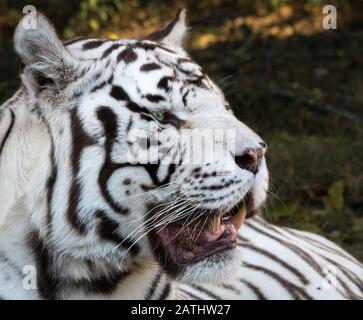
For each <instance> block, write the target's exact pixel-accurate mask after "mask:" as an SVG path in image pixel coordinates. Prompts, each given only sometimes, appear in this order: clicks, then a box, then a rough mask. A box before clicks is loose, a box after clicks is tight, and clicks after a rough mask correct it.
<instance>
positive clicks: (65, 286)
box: [29, 231, 129, 299]
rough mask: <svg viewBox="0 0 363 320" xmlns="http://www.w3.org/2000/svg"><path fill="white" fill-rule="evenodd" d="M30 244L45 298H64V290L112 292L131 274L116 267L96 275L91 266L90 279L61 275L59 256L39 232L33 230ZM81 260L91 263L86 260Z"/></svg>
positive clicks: (38, 282)
mask: <svg viewBox="0 0 363 320" xmlns="http://www.w3.org/2000/svg"><path fill="white" fill-rule="evenodd" d="M29 245H30V248H31V250H32V253H33V254H34V257H35V261H36V267H37V287H38V290H39V294H40V295H41V297H43V298H44V299H62V298H64V296H63V294H64V292H69V291H78V290H82V291H83V292H85V293H86V294H95V293H99V294H111V293H112V292H113V291H114V290H116V289H117V288H118V285H119V283H120V281H121V280H122V279H124V278H125V277H126V276H128V275H129V273H128V272H122V271H120V270H118V269H114V268H107V273H103V274H97V275H95V274H94V273H92V272H91V268H89V270H88V271H89V272H88V274H89V275H90V278H89V279H87V278H81V279H79V278H77V279H73V278H67V277H59V273H58V272H55V271H56V270H57V267H58V266H59V265H58V264H57V258H56V257H55V256H53V252H52V251H51V250H50V248H49V247H48V246H46V245H45V243H44V242H43V240H42V239H41V238H40V236H39V233H38V232H36V231H33V232H32V233H31V234H30V237H29ZM79 262H80V263H81V264H82V263H83V262H84V265H89V263H87V262H86V261H81V260H80V261H79ZM102 269H103V268H100V269H99V270H102Z"/></svg>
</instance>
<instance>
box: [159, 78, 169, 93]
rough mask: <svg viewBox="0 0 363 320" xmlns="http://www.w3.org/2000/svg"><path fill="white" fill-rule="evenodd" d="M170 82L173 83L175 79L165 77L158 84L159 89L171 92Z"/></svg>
mask: <svg viewBox="0 0 363 320" xmlns="http://www.w3.org/2000/svg"><path fill="white" fill-rule="evenodd" d="M169 81H173V77H163V78H161V79H160V80H159V82H158V88H159V89H164V90H165V91H166V92H169V91H170V90H171V86H170V85H169Z"/></svg>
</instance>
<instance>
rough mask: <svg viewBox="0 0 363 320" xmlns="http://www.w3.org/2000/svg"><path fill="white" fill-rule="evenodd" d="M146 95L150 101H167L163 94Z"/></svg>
mask: <svg viewBox="0 0 363 320" xmlns="http://www.w3.org/2000/svg"><path fill="white" fill-rule="evenodd" d="M145 97H146V99H148V100H149V101H150V102H155V103H158V102H160V101H165V98H164V97H163V96H160V95H158V94H147V95H146V96H145Z"/></svg>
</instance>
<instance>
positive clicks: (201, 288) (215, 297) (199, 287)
mask: <svg viewBox="0 0 363 320" xmlns="http://www.w3.org/2000/svg"><path fill="white" fill-rule="evenodd" d="M191 286H192V287H193V288H194V289H196V290H199V291H200V292H203V293H205V294H206V295H207V296H209V297H210V298H212V299H215V300H222V298H221V297H220V296H217V295H216V294H214V293H213V292H211V291H209V290H207V289H205V288H203V287H201V286H199V285H197V284H195V283H193V284H191Z"/></svg>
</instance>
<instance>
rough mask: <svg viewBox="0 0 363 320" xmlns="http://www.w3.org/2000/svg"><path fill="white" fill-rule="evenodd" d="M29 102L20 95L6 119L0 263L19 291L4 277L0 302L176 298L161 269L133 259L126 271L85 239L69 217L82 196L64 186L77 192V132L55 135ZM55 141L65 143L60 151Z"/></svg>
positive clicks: (1, 134) (2, 117) (0, 165)
mask: <svg viewBox="0 0 363 320" xmlns="http://www.w3.org/2000/svg"><path fill="white" fill-rule="evenodd" d="M26 101H27V98H26V95H25V94H24V93H19V92H18V93H17V94H16V95H15V96H14V97H13V98H12V99H11V100H10V101H9V102H7V103H6V104H5V105H3V106H2V107H1V114H0V145H1V146H2V147H1V154H0V190H6V192H0V260H1V259H3V258H4V257H5V258H4V259H6V261H9V262H11V263H8V264H7V265H4V264H0V269H1V270H0V272H2V273H3V272H5V273H8V274H11V279H10V281H11V282H12V288H13V289H12V290H6V291H5V289H3V288H6V285H5V283H1V282H2V279H0V297H5V298H7V297H8V298H18V299H19V298H20V299H21V298H31V299H33V298H48V299H72V298H75V299H82V298H100V299H102V298H108V299H110V298H116V299H144V298H150V299H153V298H158V297H159V296H163V297H164V298H165V297H168V296H170V295H171V294H172V292H173V290H172V287H173V285H172V283H171V281H170V280H169V278H168V277H167V276H166V275H165V274H163V273H162V272H161V271H160V269H159V266H158V265H156V264H155V263H153V262H151V263H145V261H142V259H135V260H134V261H133V264H132V268H131V267H130V268H126V269H125V268H121V267H120V266H121V265H118V262H119V261H117V259H115V256H110V255H109V254H104V252H105V243H104V241H100V239H98V238H97V237H95V236H94V234H93V233H92V232H91V234H86V232H85V230H84V229H83V226H82V225H80V224H77V223H79V222H80V221H72V220H69V219H70V218H72V213H74V210H76V209H77V208H76V207H74V208H73V207H72V204H69V203H70V200H71V199H68V195H72V192H73V193H75V194H77V193H78V191H77V190H69V193H68V192H65V191H64V188H66V189H69V188H72V181H73V180H72V171H73V170H74V169H75V168H74V165H76V166H77V163H78V161H80V159H79V158H78V156H81V155H78V156H73V158H72V154H71V153H72V144H74V141H72V132H71V130H72V128H71V126H67V125H64V127H62V128H59V130H60V131H57V132H52V131H51V130H50V128H49V126H47V125H46V124H43V123H42V122H41V121H40V120H39V119H38V118H37V116H35V115H34V114H33V113H32V112H30V111H29V107H28V106H27V105H26ZM67 128H68V130H69V131H67ZM63 129H64V130H63ZM52 130H55V129H54V128H52ZM78 134H79V132H78ZM54 139H58V140H59V139H62V143H59V141H58V144H57V146H55V144H54ZM80 139H81V137H80ZM83 142H87V141H83ZM73 147H74V145H73ZM59 148H60V149H62V150H60V149H59ZM67 150H69V151H67ZM76 169H77V168H76ZM79 169H80V168H78V169H77V170H79ZM62 188H63V189H62ZM73 188H74V185H73ZM79 200H80V199H77V201H79ZM77 201H76V202H77ZM101 221H103V220H102V219H101ZM96 227H97V226H96ZM77 228H78V230H76V229H77ZM108 252H110V250H109V251H108ZM0 262H1V261H0ZM4 268H5V269H4ZM32 270H33V271H32ZM24 281H25V282H24ZM24 283H25V284H24Z"/></svg>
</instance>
